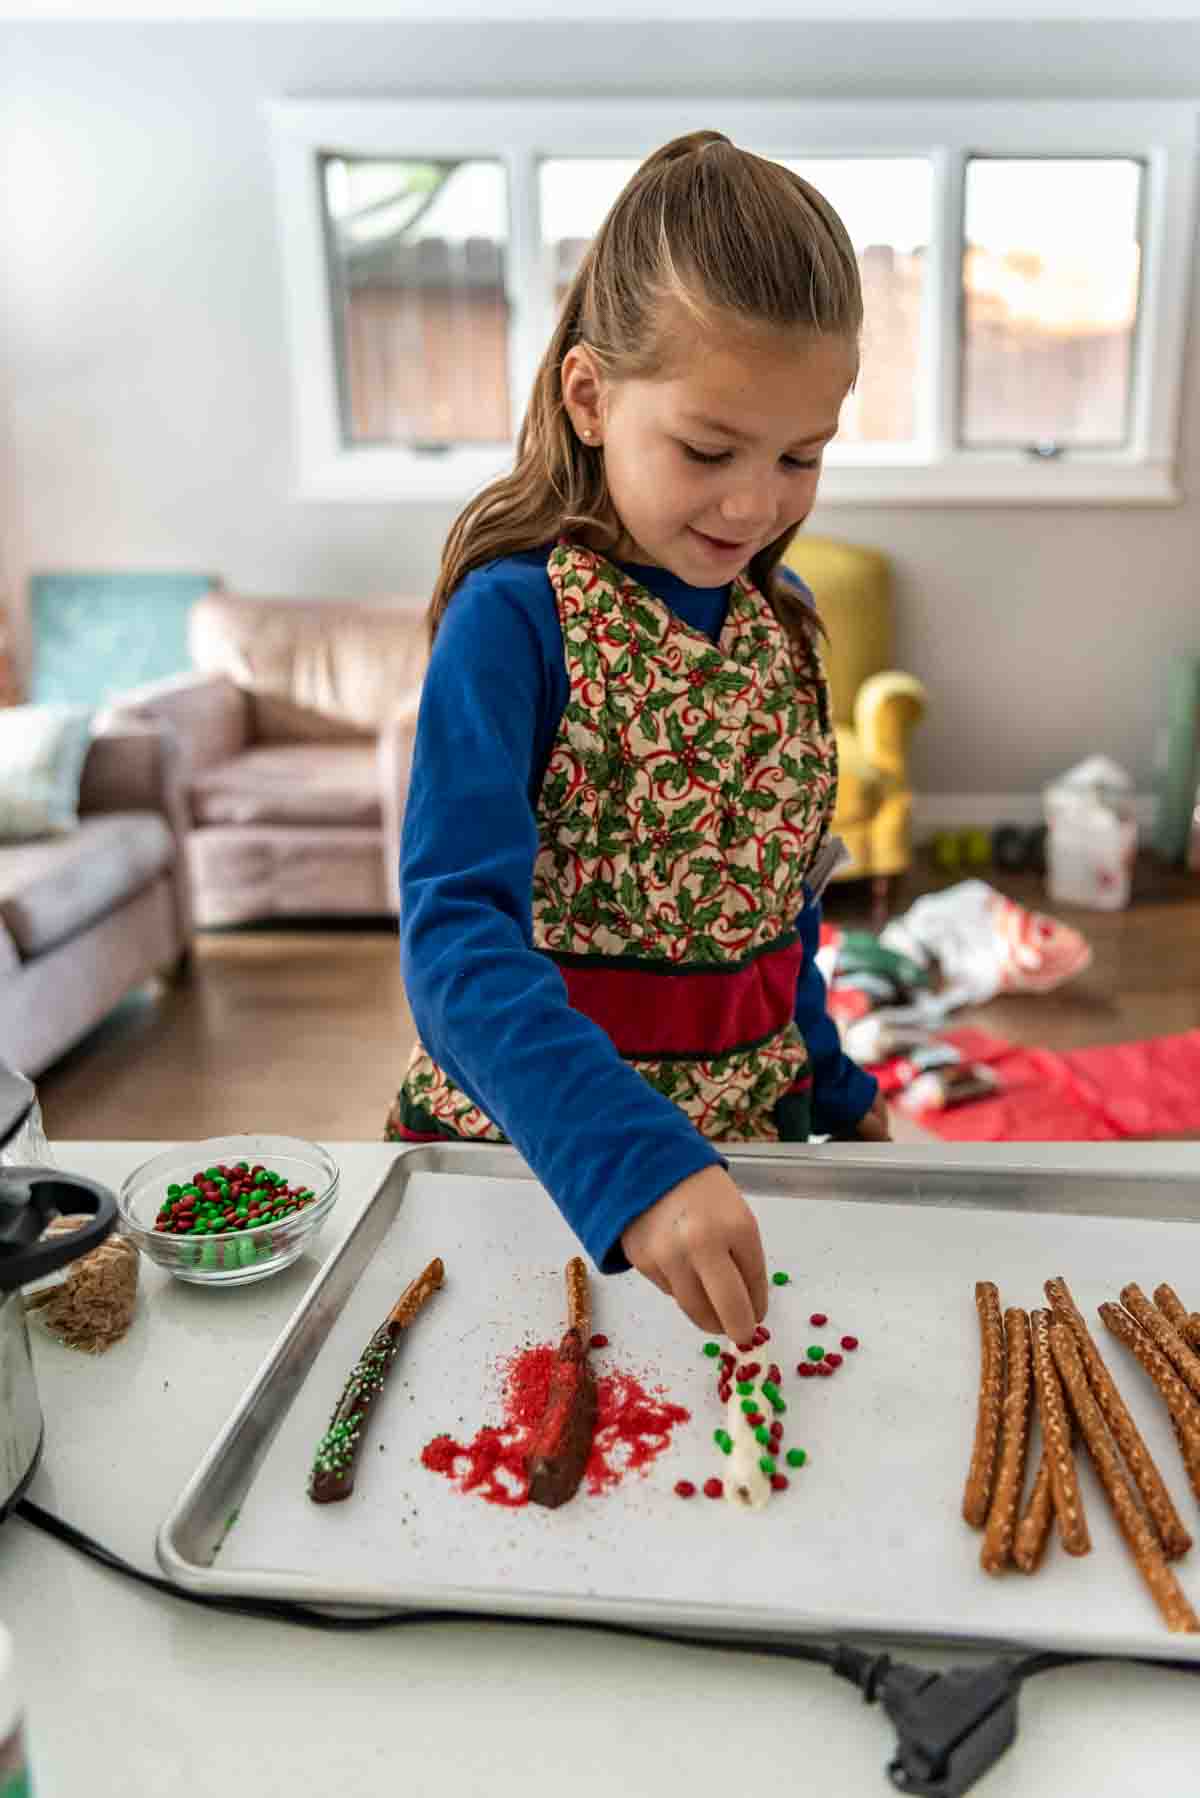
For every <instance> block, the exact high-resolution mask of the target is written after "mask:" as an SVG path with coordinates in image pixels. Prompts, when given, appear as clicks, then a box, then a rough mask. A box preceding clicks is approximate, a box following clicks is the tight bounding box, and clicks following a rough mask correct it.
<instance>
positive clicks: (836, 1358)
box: [825, 1349, 842, 1367]
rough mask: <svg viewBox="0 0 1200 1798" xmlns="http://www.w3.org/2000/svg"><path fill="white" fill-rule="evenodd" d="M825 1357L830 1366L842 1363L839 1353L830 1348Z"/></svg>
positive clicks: (838, 1365)
mask: <svg viewBox="0 0 1200 1798" xmlns="http://www.w3.org/2000/svg"><path fill="white" fill-rule="evenodd" d="M825 1359H826V1360H827V1361H828V1363H829V1365H830V1367H840V1366H841V1365H842V1357H841V1356H840V1355H835V1354H834V1352H833V1350H832V1349H830V1351H829V1353H828V1354H827V1355H826V1357H825Z"/></svg>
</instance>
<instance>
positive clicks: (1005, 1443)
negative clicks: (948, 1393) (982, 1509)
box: [979, 1306, 1031, 1573]
mask: <svg viewBox="0 0 1200 1798" xmlns="http://www.w3.org/2000/svg"><path fill="white" fill-rule="evenodd" d="M1004 1362H1005V1382H1006V1386H1005V1393H1004V1405H1003V1408H1002V1412H1001V1418H1000V1460H999V1464H998V1466H997V1469H996V1486H995V1490H994V1491H993V1493H992V1504H991V1509H990V1510H989V1512H988V1519H987V1528H986V1529H985V1530H984V1533H983V1547H982V1549H981V1550H980V1554H979V1564H980V1566H981V1567H982V1568H983V1570H984V1572H985V1573H1002V1572H1003V1571H1004V1569H1005V1567H1006V1566H1007V1565H1008V1563H1009V1561H1010V1560H1011V1559H1012V1548H1013V1537H1014V1535H1015V1534H1016V1528H1017V1507H1018V1506H1019V1505H1020V1503H1021V1492H1022V1489H1023V1488H1024V1485H1025V1452H1026V1449H1027V1447H1028V1444H1029V1389H1030V1385H1031V1379H1030V1365H1029V1317H1028V1315H1027V1314H1026V1312H1024V1311H1021V1310H1018V1309H1017V1307H1016V1306H1013V1307H1012V1308H1011V1309H1010V1310H1008V1311H1006V1312H1005V1313H1004Z"/></svg>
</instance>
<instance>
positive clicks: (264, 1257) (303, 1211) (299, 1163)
mask: <svg viewBox="0 0 1200 1798" xmlns="http://www.w3.org/2000/svg"><path fill="white" fill-rule="evenodd" d="M337 1191H338V1168H337V1163H336V1162H335V1161H334V1160H333V1158H332V1156H330V1155H329V1154H328V1152H327V1151H326V1150H325V1149H323V1148H322V1147H321V1145H320V1143H315V1142H305V1141H304V1139H303V1138H302V1137H298V1136H210V1137H209V1138H207V1140H206V1141H204V1142H194V1143H181V1144H180V1145H179V1146H178V1147H177V1148H174V1149H168V1150H166V1151H165V1153H163V1154H161V1155H155V1156H153V1157H152V1159H151V1160H149V1161H143V1162H142V1164H141V1166H140V1167H137V1168H135V1169H134V1171H133V1173H132V1174H130V1176H129V1178H128V1179H127V1180H126V1181H125V1183H124V1185H123V1186H122V1188H121V1191H120V1194H119V1201H118V1202H119V1205H120V1211H121V1226H120V1227H121V1229H122V1231H123V1232H124V1233H125V1234H126V1235H127V1236H129V1237H130V1238H131V1239H132V1240H133V1241H134V1242H135V1243H136V1244H137V1246H138V1248H139V1249H141V1251H142V1252H143V1254H145V1255H147V1256H148V1257H149V1259H150V1260H151V1261H155V1262H157V1263H158V1265H159V1266H160V1267H165V1268H166V1269H167V1270H168V1272H169V1273H173V1274H175V1275H176V1276H177V1277H178V1278H179V1279H181V1280H193V1281H195V1282H197V1283H198V1284H202V1285H212V1286H244V1285H246V1284H248V1282H249V1281H251V1280H263V1279H265V1278H266V1277H267V1275H268V1274H274V1273H278V1272H279V1270H280V1268H283V1267H287V1266H289V1265H290V1263H291V1262H293V1261H295V1260H296V1258H297V1256H299V1255H300V1254H301V1253H302V1252H303V1251H304V1250H305V1249H306V1248H308V1247H309V1246H310V1244H311V1243H312V1242H313V1241H314V1239H315V1238H316V1236H317V1233H318V1232H319V1230H320V1228H321V1225H322V1224H323V1223H324V1221H325V1219H326V1218H327V1217H328V1215H329V1213H330V1211H331V1210H332V1209H333V1204H334V1201H335V1199H336V1198H337Z"/></svg>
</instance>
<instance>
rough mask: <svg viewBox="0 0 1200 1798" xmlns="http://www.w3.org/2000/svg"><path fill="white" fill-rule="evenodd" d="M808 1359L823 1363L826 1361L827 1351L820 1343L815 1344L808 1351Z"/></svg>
mask: <svg viewBox="0 0 1200 1798" xmlns="http://www.w3.org/2000/svg"><path fill="white" fill-rule="evenodd" d="M808 1358H809V1360H810V1361H823V1360H824V1359H825V1350H824V1349H823V1348H821V1346H820V1345H819V1343H816V1342H814V1343H813V1345H812V1347H811V1348H810V1349H809V1351H808Z"/></svg>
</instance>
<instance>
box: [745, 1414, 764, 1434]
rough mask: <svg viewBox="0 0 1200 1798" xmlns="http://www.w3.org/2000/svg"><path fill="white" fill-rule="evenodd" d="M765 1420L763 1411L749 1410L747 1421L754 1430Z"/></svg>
mask: <svg viewBox="0 0 1200 1798" xmlns="http://www.w3.org/2000/svg"><path fill="white" fill-rule="evenodd" d="M763 1421H764V1419H763V1414H762V1412H761V1411H747V1413H746V1422H747V1423H748V1424H749V1425H750V1428H751V1429H752V1430H756V1429H757V1428H758V1427H759V1425H760V1424H761V1423H762V1422H763Z"/></svg>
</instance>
